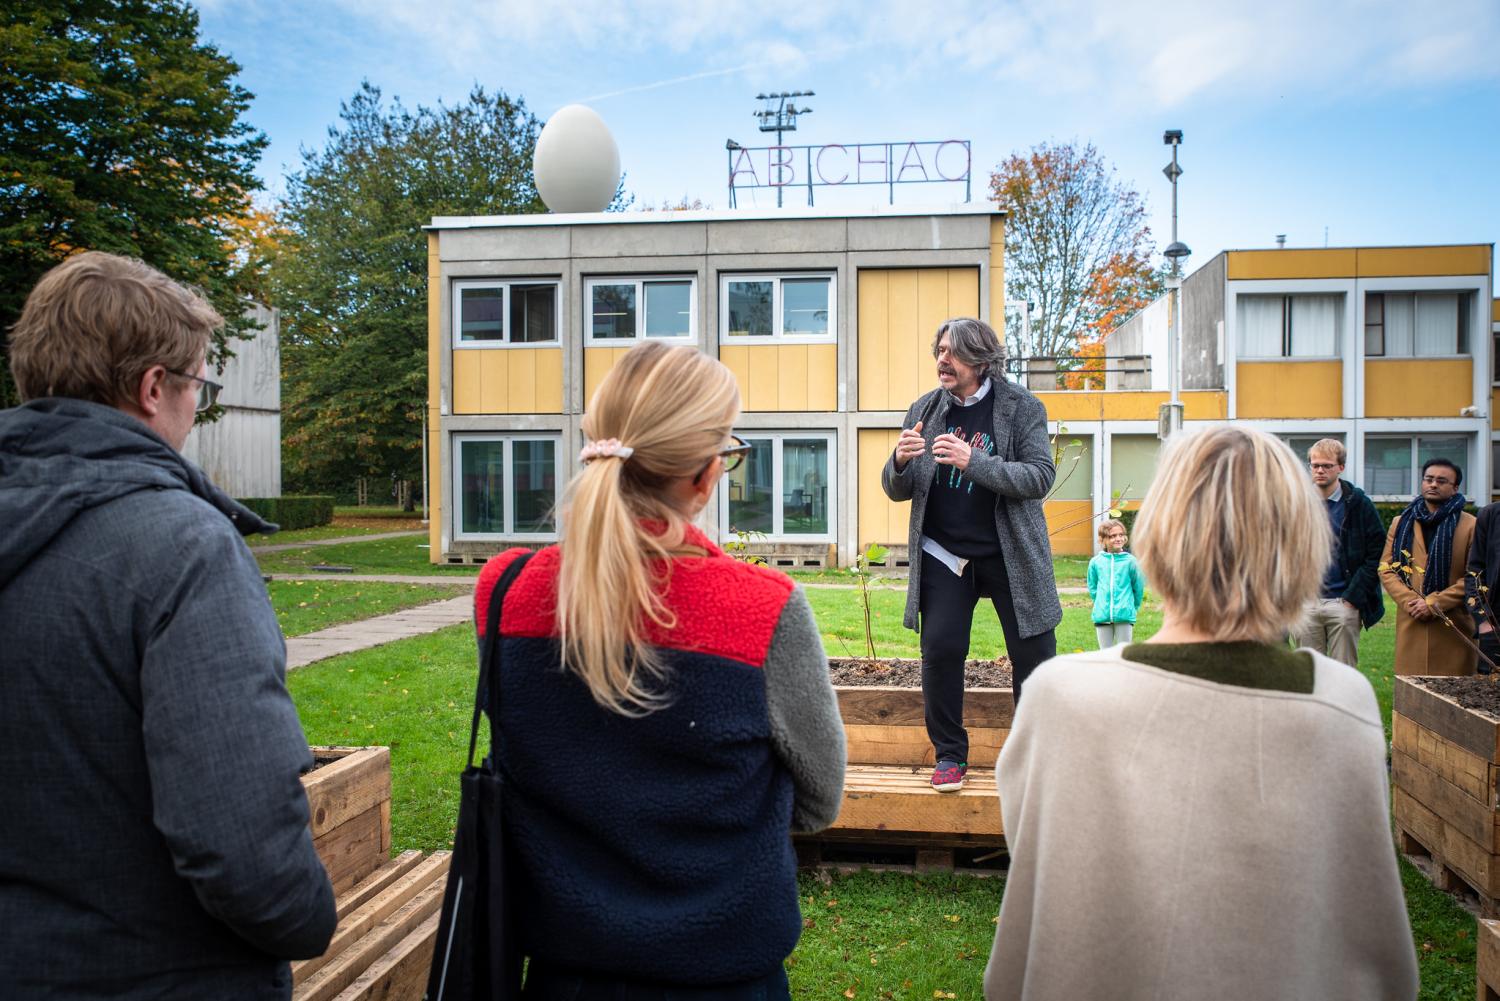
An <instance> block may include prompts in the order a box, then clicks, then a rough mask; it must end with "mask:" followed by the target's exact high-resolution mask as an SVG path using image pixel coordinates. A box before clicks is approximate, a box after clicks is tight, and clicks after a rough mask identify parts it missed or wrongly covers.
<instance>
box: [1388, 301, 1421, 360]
mask: <svg viewBox="0 0 1500 1001" xmlns="http://www.w3.org/2000/svg"><path fill="white" fill-rule="evenodd" d="M1413 326H1414V322H1413V319H1412V294H1411V293H1410V292H1387V293H1386V294H1385V354H1386V357H1387V358H1410V357H1411V340H1412V328H1413Z"/></svg>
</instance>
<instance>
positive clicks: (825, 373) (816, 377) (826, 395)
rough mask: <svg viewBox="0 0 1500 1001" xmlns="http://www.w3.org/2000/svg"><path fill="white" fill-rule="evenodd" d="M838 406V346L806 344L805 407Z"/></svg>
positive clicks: (835, 408) (822, 407)
mask: <svg viewBox="0 0 1500 1001" xmlns="http://www.w3.org/2000/svg"><path fill="white" fill-rule="evenodd" d="M838 408H839V348H838V345H837V344H809V345H808V346H807V409H808V410H837V409H838Z"/></svg>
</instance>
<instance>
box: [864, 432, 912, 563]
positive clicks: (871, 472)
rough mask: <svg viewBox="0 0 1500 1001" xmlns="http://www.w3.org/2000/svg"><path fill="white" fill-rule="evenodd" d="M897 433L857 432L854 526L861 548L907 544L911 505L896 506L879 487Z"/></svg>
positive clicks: (898, 435)
mask: <svg viewBox="0 0 1500 1001" xmlns="http://www.w3.org/2000/svg"><path fill="white" fill-rule="evenodd" d="M900 435H901V432H900V431H899V430H894V429H891V430H886V429H869V428H867V429H865V430H862V431H860V432H859V445H858V448H859V466H858V467H857V471H858V475H859V510H858V511H857V512H856V516H855V524H856V525H858V526H859V537H858V538H857V539H856V540H855V543H856V545H858V546H859V548H860V549H864V547H865V546H867V545H869V544H870V543H872V542H878V543H880V544H881V545H902V546H904V545H906V544H907V526H908V523H909V519H910V517H911V506H910V502H908V501H902V502H900V503H897V502H896V501H893V500H891V499H890V498H889V497H887V496H886V495H885V491H884V490H882V489H881V488H880V471H881V469H883V468H884V467H885V460H886V459H888V458H890V455H891V452H893V451H894V450H895V448H896V439H897V438H898V437H900Z"/></svg>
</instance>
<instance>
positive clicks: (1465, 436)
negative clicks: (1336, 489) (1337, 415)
mask: <svg viewBox="0 0 1500 1001" xmlns="http://www.w3.org/2000/svg"><path fill="white" fill-rule="evenodd" d="M1424 438H1458V439H1461V440H1462V441H1463V443H1464V454H1463V458H1461V459H1460V460H1459V465H1461V466H1462V467H1463V470H1464V482H1465V483H1468V481H1469V477H1470V476H1471V475H1472V474H1473V465H1474V456H1473V454H1472V453H1471V449H1473V447H1474V435H1473V434H1472V433H1471V432H1468V431H1459V430H1453V431H1407V432H1399V431H1398V432H1383V431H1372V432H1369V433H1367V434H1365V435H1364V436H1363V437H1362V440H1361V441H1360V460H1361V461H1360V471H1359V472H1360V476H1359V486H1360V489H1362V490H1364V491H1365V493H1366V494H1368V495H1369V497H1370V499H1371V500H1373V501H1402V500H1405V501H1409V500H1411V499H1412V497H1414V496H1416V493H1417V491H1418V490H1419V489H1421V479H1422V447H1421V442H1422V439H1424ZM1372 441H1405V442H1406V443H1407V444H1408V445H1409V446H1410V447H1411V464H1410V465H1409V466H1408V467H1407V469H1408V471H1409V472H1410V473H1411V484H1412V489H1411V491H1410V492H1408V493H1406V494H1377V493H1374V492H1372V491H1371V490H1370V489H1369V487H1368V484H1369V482H1370V476H1369V474H1370V451H1371V450H1370V443H1371V442H1372ZM1344 447H1345V448H1348V447H1349V446H1348V443H1347V442H1345V444H1344ZM1345 478H1346V479H1348V478H1349V477H1348V476H1346V477H1345ZM1459 489H1460V490H1462V489H1463V488H1462V487H1460V488H1459Z"/></svg>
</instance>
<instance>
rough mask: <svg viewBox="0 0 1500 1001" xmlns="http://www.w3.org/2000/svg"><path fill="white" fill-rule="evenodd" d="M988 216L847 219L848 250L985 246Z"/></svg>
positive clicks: (980, 247)
mask: <svg viewBox="0 0 1500 1001" xmlns="http://www.w3.org/2000/svg"><path fill="white" fill-rule="evenodd" d="M989 245H990V244H989V217H988V216H898V217H885V218H880V217H871V218H865V219H850V220H849V249H850V250H851V251H855V250H953V249H960V248H961V249H968V250H983V251H987V250H988V249H989Z"/></svg>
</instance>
